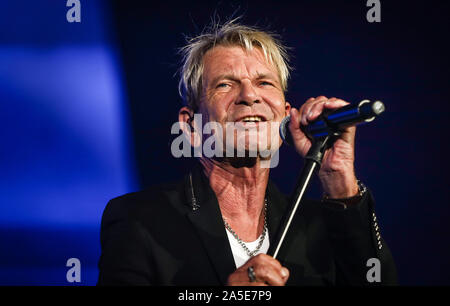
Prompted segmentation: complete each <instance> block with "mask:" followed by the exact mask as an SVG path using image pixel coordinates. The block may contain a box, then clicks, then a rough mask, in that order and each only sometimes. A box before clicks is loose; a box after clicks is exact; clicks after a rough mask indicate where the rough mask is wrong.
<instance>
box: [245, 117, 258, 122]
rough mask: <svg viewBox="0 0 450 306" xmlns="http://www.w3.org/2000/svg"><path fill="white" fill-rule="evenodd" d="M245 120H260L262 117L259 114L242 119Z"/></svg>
mask: <svg viewBox="0 0 450 306" xmlns="http://www.w3.org/2000/svg"><path fill="white" fill-rule="evenodd" d="M242 121H244V122H260V121H262V118H261V117H259V116H248V117H245V118H243V119H242Z"/></svg>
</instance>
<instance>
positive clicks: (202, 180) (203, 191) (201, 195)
mask: <svg viewBox="0 0 450 306" xmlns="http://www.w3.org/2000/svg"><path fill="white" fill-rule="evenodd" d="M200 171H201V170H200V169H199V167H197V168H196V169H195V170H194V171H192V188H191V183H190V181H191V179H190V177H189V175H188V177H187V179H186V180H185V187H186V188H185V191H186V196H187V199H188V200H189V201H190V203H191V208H192V209H191V211H190V212H189V213H188V214H187V217H188V218H189V220H190V221H191V223H192V224H193V226H194V227H195V230H196V231H197V233H198V235H199V237H200V239H201V241H202V243H203V246H204V248H205V251H206V253H207V254H208V257H209V260H210V262H211V264H212V266H213V267H214V270H215V271H216V273H217V277H218V279H219V280H220V282H221V283H222V285H226V283H227V279H228V276H229V275H230V274H231V273H233V272H234V271H235V270H236V266H235V263H234V259H233V254H232V252H231V248H230V244H229V242H228V237H227V234H226V232H225V225H224V224H223V220H222V217H221V216H222V215H221V212H220V208H219V205H218V202H217V198H216V196H215V194H214V192H213V191H212V189H211V187H210V186H209V183H208V182H207V181H206V177H202V176H203V174H202V173H201V172H200ZM192 189H193V190H194V195H195V199H196V203H192V198H193V197H192Z"/></svg>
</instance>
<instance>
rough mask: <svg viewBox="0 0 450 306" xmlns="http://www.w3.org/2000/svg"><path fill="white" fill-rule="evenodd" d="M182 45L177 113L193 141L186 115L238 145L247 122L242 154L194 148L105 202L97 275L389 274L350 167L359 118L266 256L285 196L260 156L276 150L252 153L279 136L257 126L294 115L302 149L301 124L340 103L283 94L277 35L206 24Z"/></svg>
mask: <svg viewBox="0 0 450 306" xmlns="http://www.w3.org/2000/svg"><path fill="white" fill-rule="evenodd" d="M182 51H183V54H184V57H183V63H182V67H181V70H180V71H181V80H180V89H181V90H180V92H181V94H182V97H183V99H184V101H185V105H184V106H183V107H182V108H181V109H180V111H179V114H178V118H179V122H180V124H181V125H182V126H183V127H184V130H185V132H186V133H185V134H186V135H188V136H187V137H188V139H189V141H190V143H191V144H192V145H193V146H195V143H196V139H197V140H199V141H200V143H201V142H202V141H204V140H205V136H204V135H202V134H201V131H202V129H203V126H199V124H198V122H197V121H195V120H194V114H199V115H200V116H201V119H202V120H201V124H202V125H205V124H207V123H210V122H215V123H217V124H218V125H219V126H220V127H222V129H220V131H221V132H216V134H217V135H219V134H220V136H221V137H219V138H218V139H223V140H224V144H225V139H232V144H234V145H235V148H236V147H237V143H238V142H239V141H240V140H239V137H240V136H238V135H235V132H232V133H233V134H232V135H231V137H230V135H227V133H230V132H229V131H230V130H227V128H226V126H227V124H229V123H234V124H237V125H239V126H240V127H241V128H243V129H244V130H245V131H247V132H246V133H244V136H243V137H244V138H243V139H241V140H243V143H244V151H245V153H246V154H245V156H242V155H239V154H234V156H231V157H230V156H229V155H227V154H223V155H221V156H213V157H206V156H205V155H202V156H201V157H199V158H198V161H199V163H198V166H197V167H195V168H194V169H192V171H191V172H189V173H187V174H186V175H185V177H184V179H183V180H182V181H181V182H180V183H179V184H176V185H160V186H157V187H154V188H150V189H148V190H145V191H140V192H136V193H131V194H127V195H124V196H121V197H118V198H115V199H113V200H111V201H110V202H109V203H108V205H107V207H106V209H105V211H104V214H103V218H102V225H101V246H102V255H101V258H100V261H99V269H100V275H99V280H98V284H99V285H119V284H129V285H189V286H191V285H262V286H264V285H270V286H283V285H318V286H321V285H373V284H395V283H396V282H397V280H396V271H395V265H394V262H393V259H392V256H391V254H390V251H389V249H388V247H387V245H386V243H385V242H384V240H383V239H382V238H381V236H380V229H379V227H378V224H377V220H376V215H375V212H374V200H373V197H372V195H371V193H370V191H369V190H368V189H367V188H366V187H365V186H364V184H363V183H362V182H359V181H358V180H357V178H356V176H355V171H354V140H355V130H356V128H355V127H349V128H347V129H345V131H344V132H343V133H342V134H341V136H340V137H339V138H338V139H337V140H336V141H335V142H334V143H333V146H332V147H331V148H329V149H328V150H327V151H326V152H325V154H324V158H323V161H322V164H321V167H320V170H319V172H318V175H319V178H320V181H321V184H322V187H323V191H324V196H323V198H322V199H321V200H317V201H312V200H304V201H303V202H302V206H301V210H300V211H299V212H298V213H297V215H296V217H295V218H294V220H293V222H292V225H291V226H290V230H289V232H288V234H287V236H286V238H285V240H284V243H283V247H282V248H281V250H280V252H279V254H278V256H277V259H274V258H273V257H271V256H269V255H266V253H267V250H268V249H269V246H270V245H271V244H274V243H275V240H274V239H275V235H276V233H277V231H278V230H279V227H280V223H281V219H282V217H283V215H284V213H285V210H286V207H287V206H288V204H289V202H288V199H287V197H285V196H284V195H283V194H282V193H280V191H279V190H278V189H277V187H276V186H275V185H274V183H273V182H271V181H270V180H269V172H270V167H264V166H263V165H262V164H263V163H264V162H266V161H267V159H270V158H271V157H272V155H270V156H269V157H267V155H265V156H263V154H260V153H261V152H262V151H263V150H269V151H271V152H273V151H274V150H277V149H278V147H279V144H280V143H281V142H280V141H278V140H279V139H276V140H277V141H275V140H274V138H273V137H270V136H269V137H268V136H267V135H265V134H267V132H268V130H270V128H268V126H270V125H268V124H269V123H270V124H272V123H276V124H279V123H280V122H281V120H282V119H283V118H284V117H286V116H287V115H290V116H291V122H290V124H289V130H290V132H291V134H292V138H293V142H294V147H295V149H296V151H297V152H298V153H299V154H300V155H301V156H303V157H304V156H305V155H306V153H307V152H308V150H309V148H310V147H311V141H310V139H309V138H308V137H307V136H306V135H305V134H304V133H303V131H302V129H301V128H300V126H307V125H308V124H309V123H311V122H312V121H314V120H315V119H316V118H318V116H319V115H320V114H321V113H322V112H323V111H324V110H332V109H337V108H340V107H342V106H344V105H347V104H348V103H347V102H345V101H343V100H341V99H337V98H327V97H324V96H320V97H316V98H310V99H308V100H307V101H306V103H304V104H303V105H302V106H301V107H300V108H299V109H298V110H297V109H296V108H294V107H292V106H291V104H290V103H289V102H287V101H285V91H286V88H287V81H288V78H289V70H290V67H289V65H288V56H287V52H286V48H285V47H284V46H283V45H282V44H281V43H280V41H279V40H278V39H277V37H276V36H274V35H273V34H270V33H267V32H264V31H261V30H259V29H256V28H253V27H248V26H244V25H241V24H239V23H238V22H237V21H230V22H227V23H225V24H223V25H213V26H211V27H210V28H209V29H208V31H205V32H204V33H202V34H201V35H199V36H197V37H194V38H191V39H189V40H188V43H187V45H186V46H185V47H184V48H183V49H182ZM269 134H270V132H269ZM272 134H273V133H272ZM277 137H279V136H278V133H277ZM262 140H264V142H263V141H262ZM262 143H264V145H263V147H262V148H261V146H262V145H261V144H262ZM216 145H219V144H216ZM254 145H256V148H257V152H256V153H255V154H254V155H251V154H249V153H250V152H251V151H252V150H251V148H254V147H255V146H254ZM223 150H225V145H224V149H223ZM234 152H235V153H236V150H235V151H234ZM369 260H372V261H373V260H375V262H378V263H379V270H380V271H379V274H378V276H375V277H369V276H370V272H368V271H369V269H370V267H371V266H368V264H367V263H368V261H369Z"/></svg>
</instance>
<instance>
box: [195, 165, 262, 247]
mask: <svg viewBox="0 0 450 306" xmlns="http://www.w3.org/2000/svg"><path fill="white" fill-rule="evenodd" d="M200 162H201V164H202V166H203V170H204V173H205V175H206V176H207V177H208V179H209V183H210V185H211V188H212V189H213V191H214V193H215V194H216V197H217V200H218V202H219V206H220V210H221V212H222V217H223V218H224V219H225V220H226V221H227V222H228V224H229V225H230V226H231V227H232V228H233V230H234V231H236V233H237V234H238V235H239V236H240V238H241V239H243V240H244V241H253V240H255V239H256V238H257V237H258V236H259V234H260V233H261V232H262V228H263V226H264V214H263V209H264V198H265V192H266V187H267V183H268V180H269V169H268V168H262V167H261V166H260V164H259V161H255V162H253V163H239V162H238V163H236V162H229V161H225V160H223V161H217V160H212V159H207V158H201V159H200ZM236 164H240V165H242V164H244V165H245V166H236Z"/></svg>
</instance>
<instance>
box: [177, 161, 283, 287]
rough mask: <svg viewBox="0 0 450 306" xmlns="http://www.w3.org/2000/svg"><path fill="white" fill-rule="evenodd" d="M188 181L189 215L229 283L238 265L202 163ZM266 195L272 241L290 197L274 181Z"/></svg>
mask: <svg viewBox="0 0 450 306" xmlns="http://www.w3.org/2000/svg"><path fill="white" fill-rule="evenodd" d="M184 184H185V195H186V199H187V203H188V205H189V207H190V211H189V212H188V214H187V217H188V218H189V220H190V221H191V223H192V224H193V226H194V228H195V229H196V231H197V233H198V235H199V237H200V239H201V241H202V243H203V246H204V248H205V251H206V253H207V254H208V257H209V259H210V262H211V264H212V266H213V267H214V269H215V271H216V273H217V277H218V278H219V280H220V282H221V283H222V284H223V285H225V284H226V283H227V278H228V276H229V275H230V274H231V273H233V272H234V271H235V270H236V266H235V263H234V259H233V253H232V251H231V248H230V244H229V242H228V236H227V233H226V229H225V225H224V223H223V219H222V214H221V212H220V208H219V203H218V201H217V197H216V195H215V193H214V191H213V190H212V188H211V186H210V185H209V180H208V178H207V177H206V176H205V175H204V173H203V171H202V167H201V165H199V164H197V165H196V166H195V167H194V168H193V169H192V171H191V172H190V173H189V174H188V175H187V176H186V177H185V180H184ZM266 197H267V200H268V208H267V226H268V231H269V241H270V243H271V244H272V243H274V241H273V239H274V237H275V234H276V232H277V231H278V226H279V224H280V220H281V219H282V216H283V212H284V209H285V207H286V199H285V197H284V195H283V194H282V193H281V192H280V191H279V190H278V188H277V187H276V186H275V185H274V184H273V183H272V182H271V181H270V180H269V183H268V186H267V189H266ZM194 199H195V200H194Z"/></svg>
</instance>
